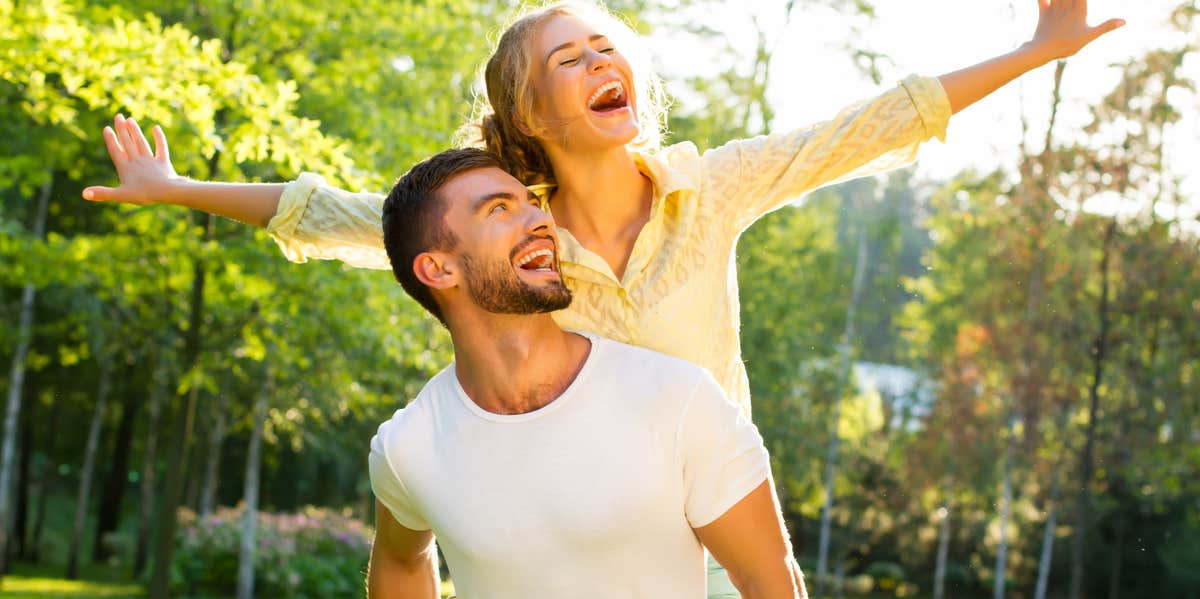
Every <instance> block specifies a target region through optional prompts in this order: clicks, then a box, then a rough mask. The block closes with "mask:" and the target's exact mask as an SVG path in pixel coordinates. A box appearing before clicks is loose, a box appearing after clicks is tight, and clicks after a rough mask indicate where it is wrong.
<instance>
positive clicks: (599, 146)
mask: <svg viewBox="0 0 1200 599" xmlns="http://www.w3.org/2000/svg"><path fill="white" fill-rule="evenodd" d="M1038 7H1039V19H1038V24H1037V29H1036V31H1035V32H1034V34H1033V36H1032V38H1031V39H1030V40H1029V41H1028V42H1026V43H1025V44H1023V45H1021V46H1020V47H1019V48H1018V49H1016V50H1014V51H1012V52H1010V53H1008V54H1004V55H1001V56H998V57H996V58H993V59H991V60H988V61H986V62H982V63H980V64H977V65H975V66H972V67H968V68H965V69H963V70H960V71H955V72H953V73H949V74H946V75H942V76H940V77H937V78H924V77H910V78H908V79H906V80H904V82H902V83H901V84H900V85H899V86H898V87H896V88H894V89H891V90H888V91H886V92H884V93H883V94H881V95H879V96H877V97H876V98H874V99H871V100H869V101H866V102H862V103H859V104H856V105H854V106H851V107H849V108H847V109H845V110H843V111H842V112H841V113H840V114H838V115H837V117H835V118H834V119H832V120H830V121H828V122H824V123H820V124H817V125H814V126H812V127H807V128H803V129H799V130H795V131H787V132H780V133H772V134H769V135H766V136H762V137H757V138H753V139H743V140H736V141H732V142H729V143H728V144H726V145H724V146H721V147H719V148H716V149H713V150H710V151H707V152H705V153H703V154H701V153H699V152H698V151H697V150H696V147H695V146H694V145H693V144H691V143H690V142H683V143H678V144H675V145H672V146H670V147H667V148H660V147H659V139H660V131H661V126H662V124H663V123H664V122H665V118H664V114H663V109H662V104H661V102H660V101H659V100H660V98H661V91H660V90H661V88H660V85H659V84H658V80H657V78H656V77H654V75H653V74H652V73H651V72H650V71H649V70H648V69H647V68H646V60H645V53H644V52H642V50H641V48H640V45H639V40H638V39H636V37H635V36H634V34H632V32H631V31H630V30H629V29H628V28H627V27H626V26H624V25H623V24H622V23H621V22H620V21H619V20H617V19H614V18H613V17H612V16H611V15H609V14H608V13H607V12H605V11H604V10H603V9H601V8H598V7H596V6H594V5H590V4H583V3H575V2H571V3H559V4H552V5H549V6H546V7H542V8H539V9H536V10H533V11H530V12H528V13H527V14H525V15H524V16H522V17H521V18H520V19H518V20H517V21H516V22H515V23H514V24H513V25H512V26H510V27H509V28H508V29H507V30H506V31H505V33H504V34H503V35H502V37H501V38H500V41H499V43H498V45H497V48H496V50H495V53H494V54H493V55H492V57H491V58H490V59H489V61H488V63H487V67H486V70H485V79H486V84H487V99H488V107H487V108H488V109H487V110H486V114H485V116H483V118H482V119H481V120H480V121H479V123H478V131H479V133H480V134H481V137H482V142H483V144H484V145H485V146H486V147H487V148H488V149H489V150H491V151H492V152H494V153H495V154H497V155H498V156H499V157H500V159H501V160H502V162H503V163H504V164H505V166H506V168H507V170H509V171H510V172H511V173H512V174H513V175H515V176H516V177H517V178H518V179H520V180H521V181H522V182H524V183H525V184H526V185H529V186H530V188H531V189H533V190H534V191H535V192H536V193H538V194H539V196H540V197H541V198H542V201H543V206H544V207H545V208H546V209H547V210H548V211H549V212H550V213H551V214H552V215H553V216H554V219H555V221H556V222H557V226H558V234H559V238H560V243H561V246H562V247H560V248H559V256H560V258H561V261H562V270H563V275H564V277H565V278H566V280H567V281H568V284H569V285H570V286H571V287H572V289H573V292H574V295H575V301H574V302H573V303H572V304H571V306H570V307H569V308H568V309H566V310H563V311H560V312H557V313H555V318H556V320H557V321H558V322H559V324H560V325H562V326H563V327H564V328H568V329H576V330H583V331H590V332H594V333H597V334H600V335H602V336H604V337H608V338H611V339H615V340H618V341H622V342H626V343H631V344H635V345H641V346H644V347H648V348H650V349H654V350H657V351H660V352H663V353H666V354H669V355H674V356H678V357H682V358H685V359H688V360H691V361H692V362H694V363H697V364H699V365H701V366H703V367H705V368H707V369H709V370H710V371H711V372H712V374H713V375H714V376H715V377H716V379H717V381H718V382H719V383H720V384H721V385H722V386H723V387H724V388H725V390H726V391H727V392H728V394H729V396H730V397H731V398H733V399H734V400H735V401H737V402H738V403H740V404H741V406H742V408H743V409H744V410H746V411H747V412H749V409H750V394H749V386H748V383H747V380H746V371H745V368H744V366H743V364H742V360H741V355H740V345H739V340H738V320H739V312H738V297H737V278H736V273H735V271H734V261H733V254H734V249H735V246H736V243H737V239H738V236H739V235H740V234H741V232H742V231H743V230H744V229H745V228H746V227H748V226H749V225H750V224H751V223H753V222H754V221H755V220H757V219H758V218H759V217H761V216H763V215H764V214H766V213H767V212H770V211H771V210H774V209H775V208H778V207H780V206H782V205H784V204H786V203H788V202H789V201H792V200H794V199H796V198H798V197H799V196H801V195H803V194H805V193H806V192H809V191H811V190H813V189H816V188H818V187H820V186H823V185H827V184H830V183H833V182H836V181H842V180H846V179H850V178H853V177H858V176H863V175H868V174H871V173H877V172H880V171H883V170H886V169H891V168H894V167H897V166H901V165H904V164H906V163H909V162H911V161H912V160H913V159H914V157H915V154H916V150H917V148H918V146H919V145H920V144H921V143H922V142H924V141H925V140H928V139H930V138H934V137H937V138H943V136H944V133H945V129H946V125H947V122H948V120H949V118H950V116H951V114H953V113H956V112H958V111H959V110H962V109H963V108H965V107H966V106H968V105H970V104H972V103H974V102H975V101H977V100H979V99H980V98H982V97H984V96H986V95H987V94H990V93H991V92H993V91H995V90H996V89H998V88H999V87H1000V86H1002V85H1004V84H1005V83H1007V82H1009V81H1011V80H1012V79H1014V78H1015V77H1017V76H1019V75H1021V74H1023V73H1025V72H1027V71H1029V70H1031V69H1033V68H1035V67H1038V66H1040V65H1043V64H1046V63H1048V62H1050V61H1053V60H1055V59H1059V58H1064V57H1067V56H1071V55H1073V54H1075V53H1076V52H1077V51H1079V50H1080V49H1081V48H1083V47H1084V46H1086V45H1087V44H1088V43H1090V42H1092V41H1093V40H1095V39H1096V38H1098V37H1099V36H1101V35H1103V34H1104V33H1107V32H1109V31H1112V30H1113V29H1116V28H1117V27H1119V26H1121V25H1122V24H1123V23H1122V22H1121V21H1120V20H1115V19H1114V20H1110V21H1107V22H1105V23H1103V24H1101V25H1099V26H1095V27H1093V26H1089V25H1088V24H1087V2H1086V0H1038ZM153 135H154V139H155V146H156V150H157V151H152V150H151V148H150V144H149V143H148V142H147V141H146V139H145V137H144V136H143V135H142V132H141V130H140V128H139V127H138V125H137V123H135V122H134V121H133V120H130V119H123V118H121V117H120V116H118V117H117V118H116V119H115V121H114V126H113V127H112V128H105V131H104V139H105V142H106V144H107V146H108V149H109V153H110V155H111V156H112V159H113V162H114V164H115V166H116V168H117V172H118V174H119V176H120V179H121V185H120V187H117V188H106V187H90V188H88V189H86V190H84V197H85V198H87V199H91V200H96V201H117V202H129V203H135V204H149V203H156V202H161V203H169V204H178V205H181V206H188V207H192V208H197V209H200V210H205V211H208V212H212V213H216V214H219V215H222V216H226V217H229V218H233V219H236V220H240V221H242V222H245V223H249V224H253V225H256V226H261V227H266V228H267V230H268V231H269V232H270V233H271V235H272V236H273V237H274V238H275V240H276V241H277V242H278V244H279V246H280V248H281V249H282V251H283V253H284V254H285V255H286V256H287V258H288V259H289V260H292V261H295V262H304V261H305V260H307V259H309V258H320V259H338V260H342V261H344V262H346V263H348V264H351V265H354V266H358V267H364V268H378V269H390V265H389V263H388V259H387V255H386V254H385V252H384V249H383V241H382V233H381V224H380V211H381V206H382V201H383V196H381V195H378V194H372V193H350V192H347V191H344V190H340V189H336V188H333V187H329V186H327V185H325V184H324V182H323V181H322V180H321V178H320V177H318V176H316V175H314V174H308V173H306V174H303V175H301V176H300V177H299V178H298V179H296V180H295V181H292V182H290V183H287V184H227V183H210V182H197V181H191V180H188V179H185V178H181V177H178V176H177V175H176V174H175V172H174V169H173V168H172V167H171V164H170V160H169V158H168V154H167V143H166V139H165V137H164V136H163V133H162V131H161V129H159V128H158V127H155V128H154V131H153ZM715 567H716V566H714V568H715ZM709 582H710V584H709V588H710V595H709V596H710V597H726V596H734V597H735V596H737V595H736V592H735V591H734V590H733V588H732V586H730V585H729V583H728V581H727V580H726V579H725V577H724V575H723V574H721V573H719V572H717V573H716V574H714V575H713V576H710V581H709Z"/></svg>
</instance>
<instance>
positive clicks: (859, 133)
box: [702, 76, 951, 232]
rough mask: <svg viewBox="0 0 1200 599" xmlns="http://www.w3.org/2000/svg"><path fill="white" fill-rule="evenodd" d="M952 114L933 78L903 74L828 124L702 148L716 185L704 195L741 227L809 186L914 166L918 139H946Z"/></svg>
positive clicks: (705, 165) (715, 209) (725, 217)
mask: <svg viewBox="0 0 1200 599" xmlns="http://www.w3.org/2000/svg"><path fill="white" fill-rule="evenodd" d="M950 113H951V110H950V101H949V99H948V98H947V96H946V91H945V89H943V88H942V85H941V83H940V82H939V81H938V80H937V79H936V78H930V77H915V76H913V77H908V78H906V79H905V80H904V81H903V82H901V83H900V85H898V86H896V87H895V88H893V89H891V90H888V91H886V92H884V93H883V94H880V95H879V96H876V97H875V98H872V99H870V100H867V101H863V102H859V103H857V104H854V105H852V106H849V107H847V108H845V109H843V110H842V111H841V112H840V113H838V115H837V116H836V117H834V118H833V119H831V120H829V121H826V122H823V123H818V124H816V125H812V126H809V127H804V128H800V129H796V130H793V131H787V132H782V133H772V134H770V135H763V136H759V137H754V138H750V139H741V140H735V141H732V142H729V143H727V144H725V145H723V146H721V147H719V148H714V149H712V150H709V151H708V152H705V153H704V156H703V158H702V161H703V163H702V168H703V169H704V172H706V173H708V176H707V179H708V180H709V181H710V182H711V184H712V186H713V189H712V191H711V192H710V193H708V194H706V195H707V196H709V197H713V198H714V201H715V202H716V203H717V205H714V206H712V211H713V212H714V213H716V214H718V215H720V216H721V217H722V220H723V222H729V223H731V224H732V225H733V226H734V228H735V231H736V232H740V231H741V230H743V229H745V228H746V227H748V226H749V225H750V224H752V223H753V222H754V221H755V220H757V219H758V218H759V217H761V216H762V215H764V214H766V213H767V212H770V211H771V210H774V209H776V208H779V207H780V206H782V205H784V204H786V203H788V202H790V201H793V200H796V199H797V198H799V197H800V196H802V195H803V194H805V193H807V192H809V191H812V190H814V189H817V188H819V187H822V186H825V185H829V184H831V183H837V182H839V181H846V180H849V179H853V178H856V177H862V176H866V175H870V174H874V173H879V172H883V171H886V170H890V169H893V168H897V167H900V166H904V165H907V164H909V163H911V162H912V161H913V160H915V159H916V156H917V149H918V147H919V146H920V145H921V143H923V142H924V141H926V140H928V139H931V138H935V137H936V138H938V139H941V140H944V139H945V135H946V126H947V124H948V123H949V120H950Z"/></svg>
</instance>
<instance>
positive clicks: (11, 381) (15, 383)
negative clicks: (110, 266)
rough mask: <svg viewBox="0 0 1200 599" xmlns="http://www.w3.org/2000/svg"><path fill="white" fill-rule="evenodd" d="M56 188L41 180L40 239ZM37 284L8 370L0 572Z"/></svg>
mask: <svg viewBox="0 0 1200 599" xmlns="http://www.w3.org/2000/svg"><path fill="white" fill-rule="evenodd" d="M53 188H54V173H53V171H51V172H50V176H49V178H48V179H47V180H46V182H45V183H43V184H42V189H41V193H39V194H38V205H37V212H36V214H35V216H34V221H33V236H34V237H35V238H37V239H41V238H42V237H44V236H45V234H46V208H47V206H49V204H50V192H51V190H53ZM36 297H37V288H35V287H34V286H33V285H32V284H26V285H25V286H24V288H22V289H21V315H20V317H19V318H20V320H19V321H18V324H17V347H16V351H14V352H13V360H12V367H11V368H10V369H9V371H8V403H7V404H6V406H5V410H4V444H3V446H2V447H0V574H2V573H4V572H7V571H8V530H9V528H8V527H9V523H10V521H11V520H12V514H11V513H9V512H10V510H9V491H10V490H11V487H12V469H13V454H14V453H16V445H17V422H18V421H19V419H20V418H21V391H22V389H23V387H24V384H25V356H26V355H28V354H29V343H30V341H31V340H32V339H33V301H34V299H35V298H36Z"/></svg>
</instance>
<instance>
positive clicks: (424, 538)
mask: <svg viewBox="0 0 1200 599" xmlns="http://www.w3.org/2000/svg"><path fill="white" fill-rule="evenodd" d="M439 593H440V588H439V579H438V571H437V549H436V548H435V547H434V545H433V531H429V530H410V529H408V528H406V527H404V526H403V525H402V524H400V523H399V522H397V521H396V518H395V517H394V516H392V512H391V511H389V510H388V509H387V508H386V507H385V506H384V505H383V503H382V502H380V501H379V500H375V542H374V543H373V544H372V545H371V561H370V563H369V564H368V565H367V597H368V599H438V597H439V596H440V595H439Z"/></svg>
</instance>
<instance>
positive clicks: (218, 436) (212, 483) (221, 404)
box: [199, 389, 229, 517]
mask: <svg viewBox="0 0 1200 599" xmlns="http://www.w3.org/2000/svg"><path fill="white" fill-rule="evenodd" d="M228 407H229V393H228V389H222V392H221V395H220V396H218V397H217V403H216V406H215V408H214V413H213V421H212V426H211V428H210V429H209V431H208V451H207V452H206V453H207V456H206V457H207V463H206V464H205V466H204V487H203V490H202V491H201V492H200V509H199V512H200V515H201V516H202V517H203V516H207V515H208V514H210V513H212V511H213V508H215V507H216V503H217V482H218V479H219V477H218V475H219V474H220V465H221V442H222V441H224V440H225V424H226V420H227V416H228V414H226V410H228Z"/></svg>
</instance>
